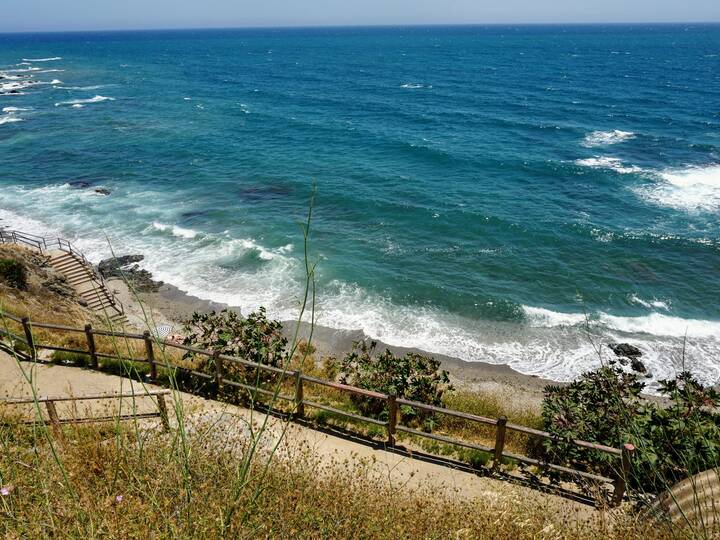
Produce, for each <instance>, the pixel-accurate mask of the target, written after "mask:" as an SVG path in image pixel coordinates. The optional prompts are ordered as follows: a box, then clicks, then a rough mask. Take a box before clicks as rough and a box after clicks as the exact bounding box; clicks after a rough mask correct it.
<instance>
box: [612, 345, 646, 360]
mask: <svg viewBox="0 0 720 540" xmlns="http://www.w3.org/2000/svg"><path fill="white" fill-rule="evenodd" d="M608 347H610V349H612V352H614V353H615V356H617V357H619V358H629V359H631V360H632V359H633V358H639V357H641V356H642V351H641V350H640V349H638V348H637V347H635V345H630V344H629V343H609V344H608Z"/></svg>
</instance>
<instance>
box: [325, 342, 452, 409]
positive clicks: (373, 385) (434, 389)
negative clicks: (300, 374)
mask: <svg viewBox="0 0 720 540" xmlns="http://www.w3.org/2000/svg"><path fill="white" fill-rule="evenodd" d="M376 346H377V343H376V342H374V341H373V342H371V343H370V344H369V345H368V344H367V343H366V342H355V343H353V348H352V350H351V351H350V352H349V353H348V354H347V355H346V356H345V358H343V359H342V360H340V362H339V368H338V369H339V373H340V381H341V382H342V383H343V384H350V385H353V386H357V387H359V388H364V389H366V390H374V391H376V392H383V393H386V394H395V395H396V396H397V397H400V398H405V399H409V400H413V401H420V402H422V403H426V404H430V405H437V406H441V405H442V399H443V394H444V393H445V392H446V391H447V390H450V389H452V386H451V385H450V379H449V377H448V372H447V371H445V370H441V369H440V361H439V360H436V359H435V358H432V357H428V356H423V355H421V354H417V353H407V354H405V355H404V356H395V355H394V354H393V353H392V352H391V351H390V350H389V349H385V352H383V353H380V354H378V355H374V352H375V347H376ZM353 402H354V403H355V405H356V406H357V407H358V409H359V410H360V411H361V412H362V413H363V414H365V415H368V416H375V417H385V416H386V415H387V411H386V404H385V402H384V401H382V400H378V399H373V398H367V397H363V396H357V395H353ZM402 414H403V416H404V417H405V418H411V419H412V418H419V419H424V420H427V419H428V417H429V415H428V414H427V413H425V414H423V413H421V412H420V411H418V410H417V409H413V408H411V407H403V408H402Z"/></svg>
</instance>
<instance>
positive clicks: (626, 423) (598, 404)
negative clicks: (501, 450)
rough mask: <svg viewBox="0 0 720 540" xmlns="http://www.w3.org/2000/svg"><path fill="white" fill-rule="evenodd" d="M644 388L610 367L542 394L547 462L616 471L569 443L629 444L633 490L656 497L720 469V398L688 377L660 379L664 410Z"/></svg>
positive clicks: (610, 461)
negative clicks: (547, 434)
mask: <svg viewBox="0 0 720 540" xmlns="http://www.w3.org/2000/svg"><path fill="white" fill-rule="evenodd" d="M644 387H645V385H644V383H642V382H640V381H638V379H637V377H636V376H635V375H634V374H628V373H625V372H623V371H622V369H621V368H619V367H618V366H616V365H615V364H614V363H611V364H610V365H608V366H605V367H602V368H600V369H597V370H595V371H591V372H588V373H585V374H583V375H582V376H581V377H580V378H579V379H578V380H577V381H575V382H573V383H571V384H570V385H568V386H566V387H557V386H548V387H547V388H546V389H545V400H544V402H543V418H544V421H545V429H546V430H547V431H549V432H550V433H552V434H553V435H555V436H556V437H557V438H558V440H557V441H547V442H546V451H547V457H548V459H549V460H552V461H555V462H558V461H559V462H562V463H565V464H569V465H571V466H574V467H576V468H583V467H584V468H588V469H591V470H595V471H597V472H600V473H602V474H609V475H613V474H616V472H617V466H618V465H619V463H618V459H617V458H615V457H613V456H610V455H608V454H605V453H601V452H596V451H592V450H583V449H580V448H578V447H576V446H575V445H573V444H572V443H571V441H572V439H583V440H587V441H591V442H597V443H600V444H605V445H608V446H614V447H620V446H622V445H623V444H625V443H631V444H633V445H634V446H635V447H636V449H637V451H636V452H635V454H634V456H633V460H632V471H631V474H630V477H629V479H628V480H629V483H630V486H631V487H634V488H637V489H640V490H643V491H649V492H653V493H656V492H658V491H661V490H664V489H666V488H667V487H668V486H669V485H671V484H674V483H675V482H677V481H679V480H681V479H683V478H686V477H687V476H689V475H693V474H695V473H698V472H701V471H704V470H706V469H708V468H712V467H717V465H718V464H719V463H720V414H718V413H717V412H716V410H715V409H716V408H717V407H718V406H719V405H720V395H718V393H717V392H715V391H714V390H712V389H708V388H705V387H704V386H703V385H701V384H700V383H699V382H698V381H697V380H695V379H694V378H693V376H692V375H691V374H690V373H689V372H682V373H680V374H679V375H678V376H677V378H676V379H675V380H666V381H660V392H661V393H662V394H664V395H666V396H667V397H668V398H670V403H669V405H665V406H663V405H660V404H658V403H655V402H652V401H647V400H644V399H641V397H640V392H641V391H642V390H643V389H644Z"/></svg>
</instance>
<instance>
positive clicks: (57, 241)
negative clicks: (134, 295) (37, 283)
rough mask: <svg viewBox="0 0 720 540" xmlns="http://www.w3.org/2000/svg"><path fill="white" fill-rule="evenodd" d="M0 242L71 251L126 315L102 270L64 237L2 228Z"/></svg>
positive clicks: (46, 249)
mask: <svg viewBox="0 0 720 540" xmlns="http://www.w3.org/2000/svg"><path fill="white" fill-rule="evenodd" d="M0 244H17V245H23V246H26V247H30V248H32V249H36V250H37V251H40V252H41V253H45V252H46V251H48V250H51V249H57V250H60V251H64V252H65V253H69V254H70V255H72V256H73V257H75V258H76V259H77V260H78V261H79V262H80V264H82V265H83V266H84V267H85V268H87V270H88V272H89V273H90V275H91V281H92V282H93V284H94V286H95V287H97V288H99V289H101V290H104V292H105V293H106V294H105V295H104V296H105V298H107V300H108V301H109V302H110V307H111V308H112V309H114V310H115V311H116V312H117V313H118V315H125V308H124V307H123V305H122V302H120V300H118V299H117V298H115V295H114V294H113V293H112V292H111V289H110V286H109V285H108V284H107V282H106V281H105V278H104V277H103V276H102V274H101V273H100V272H98V271H97V270H96V269H95V266H93V264H92V263H91V262H90V261H88V260H87V259H86V258H85V255H83V253H82V252H80V251H79V250H77V249H75V247H74V246H73V245H72V244H71V243H70V242H68V241H67V240H65V239H63V238H45V237H43V236H37V235H34V234H30V233H25V232H20V231H13V230H8V229H3V228H0Z"/></svg>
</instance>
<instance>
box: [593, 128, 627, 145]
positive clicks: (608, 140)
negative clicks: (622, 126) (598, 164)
mask: <svg viewBox="0 0 720 540" xmlns="http://www.w3.org/2000/svg"><path fill="white" fill-rule="evenodd" d="M635 136H636V135H635V133H633V132H632V131H621V130H619V129H614V130H612V131H593V132H592V133H589V134H588V135H586V136H585V139H584V140H583V142H582V145H583V146H585V147H586V148H594V147H597V146H610V145H612V144H619V143H621V142H624V141H628V140H631V139H634V138H635Z"/></svg>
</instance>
